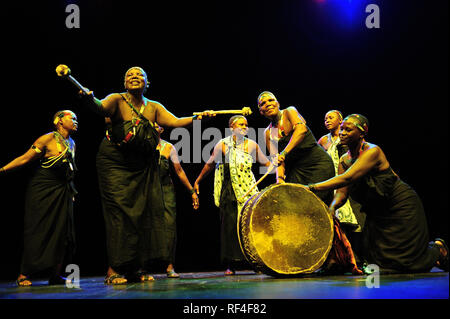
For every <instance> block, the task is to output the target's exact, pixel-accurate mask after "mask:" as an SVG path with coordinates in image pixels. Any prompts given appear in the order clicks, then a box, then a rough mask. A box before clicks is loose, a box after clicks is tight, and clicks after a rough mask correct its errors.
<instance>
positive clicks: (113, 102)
mask: <svg viewBox="0 0 450 319" xmlns="http://www.w3.org/2000/svg"><path fill="white" fill-rule="evenodd" d="M80 94H81V95H82V97H83V102H84V103H85V104H86V105H87V106H88V107H89V108H90V109H91V111H93V112H95V113H97V114H98V115H101V116H104V117H112V116H113V115H114V113H115V112H116V110H117V108H118V105H119V100H120V99H121V97H120V94H118V93H113V94H110V95H108V96H107V97H105V98H104V99H103V100H99V99H97V98H96V97H95V96H94V92H92V91H89V92H88V93H87V94H86V93H84V92H83V91H80Z"/></svg>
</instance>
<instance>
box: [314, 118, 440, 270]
mask: <svg viewBox="0 0 450 319" xmlns="http://www.w3.org/2000/svg"><path fill="white" fill-rule="evenodd" d="M368 130H369V123H368V120H367V119H366V118H365V117H364V116H362V115H360V114H352V115H349V116H347V117H346V118H345V119H344V121H343V123H342V125H341V129H340V139H341V143H343V144H346V145H347V146H348V147H349V151H348V152H347V153H346V154H345V155H343V156H342V157H341V159H340V162H339V175H337V176H336V177H333V178H330V179H328V180H325V181H323V182H320V183H316V184H309V185H308V188H309V190H311V191H312V192H322V191H325V190H332V189H337V191H336V195H335V196H334V199H333V201H332V203H331V205H330V207H329V210H330V212H331V213H333V214H334V211H335V210H336V209H338V208H339V207H340V206H341V205H343V204H344V203H345V201H346V200H347V197H348V195H350V196H351V197H352V198H353V199H355V200H356V201H358V202H359V203H361V205H362V210H363V211H364V212H366V214H367V218H366V225H365V229H364V231H363V249H362V253H363V257H364V258H365V259H366V261H367V262H368V263H370V264H377V265H378V266H379V267H380V271H381V272H385V273H386V272H423V271H429V270H430V269H431V268H432V267H433V266H437V267H440V268H442V269H444V270H446V271H448V247H447V245H446V243H445V242H444V241H443V240H442V239H436V240H435V241H433V242H430V243H429V242H428V240H429V238H428V228H427V220H426V216H425V212H424V208H423V205H422V202H421V200H420V198H419V196H418V195H417V194H416V193H415V191H414V190H413V189H412V188H411V187H410V186H409V185H407V184H406V183H404V182H403V181H402V180H401V179H400V178H399V176H398V175H397V174H395V173H394V171H393V170H392V168H391V166H390V164H389V161H388V160H387V158H386V155H385V154H384V152H383V150H382V149H381V148H380V147H379V146H377V145H375V144H372V143H368V142H366V140H365V137H366V135H367V133H368Z"/></svg>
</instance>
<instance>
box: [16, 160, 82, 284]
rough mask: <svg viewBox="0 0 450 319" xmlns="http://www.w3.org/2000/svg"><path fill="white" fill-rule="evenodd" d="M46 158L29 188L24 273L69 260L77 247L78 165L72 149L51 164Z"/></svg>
mask: <svg viewBox="0 0 450 319" xmlns="http://www.w3.org/2000/svg"><path fill="white" fill-rule="evenodd" d="M45 161H46V159H43V160H42V161H41V166H39V167H38V168H37V169H36V171H35V172H34V174H33V176H32V177H31V180H30V182H29V184H28V187H27V190H26V196H25V216H24V251H23V256H22V262H21V268H20V272H21V274H24V275H32V274H34V273H37V272H40V271H44V270H47V269H49V268H51V267H55V266H56V265H58V264H60V263H62V262H63V261H64V259H65V260H67V261H69V260H70V259H71V258H72V256H73V253H74V251H75V231H74V223H73V196H74V195H75V194H76V190H75V188H74V186H73V177H74V169H75V165H74V163H73V160H72V157H71V155H70V153H69V152H66V153H65V155H64V156H61V157H60V158H59V159H57V160H56V161H54V162H53V163H52V164H51V165H48V166H47V165H44V164H45ZM69 163H70V164H69ZM43 166H45V167H47V168H45V167H43Z"/></svg>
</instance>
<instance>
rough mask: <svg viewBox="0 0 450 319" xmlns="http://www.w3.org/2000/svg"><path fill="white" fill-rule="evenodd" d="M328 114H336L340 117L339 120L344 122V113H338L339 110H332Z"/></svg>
mask: <svg viewBox="0 0 450 319" xmlns="http://www.w3.org/2000/svg"><path fill="white" fill-rule="evenodd" d="M328 113H336V114H337V115H338V117H339V120H341V121H342V119H343V117H342V113H341V112H340V111H338V110H330V111H328V112H327V114H328Z"/></svg>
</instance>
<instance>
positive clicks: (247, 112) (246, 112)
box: [193, 107, 252, 116]
mask: <svg viewBox="0 0 450 319" xmlns="http://www.w3.org/2000/svg"><path fill="white" fill-rule="evenodd" d="M210 112H211V113H212V114H241V115H244V116H247V115H250V114H252V110H251V109H250V108H249V107H243V108H242V110H220V111H210ZM201 114H202V113H201V112H194V113H193V115H201Z"/></svg>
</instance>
